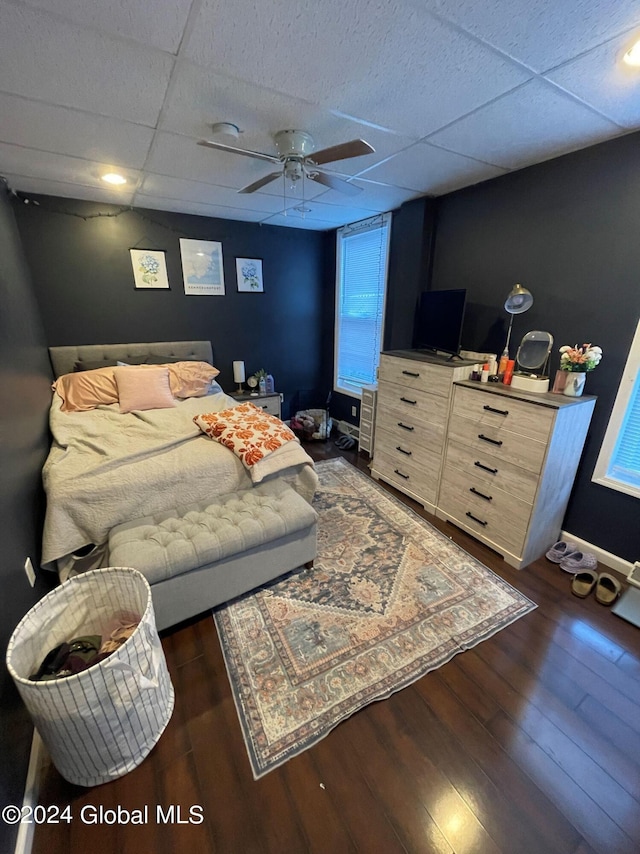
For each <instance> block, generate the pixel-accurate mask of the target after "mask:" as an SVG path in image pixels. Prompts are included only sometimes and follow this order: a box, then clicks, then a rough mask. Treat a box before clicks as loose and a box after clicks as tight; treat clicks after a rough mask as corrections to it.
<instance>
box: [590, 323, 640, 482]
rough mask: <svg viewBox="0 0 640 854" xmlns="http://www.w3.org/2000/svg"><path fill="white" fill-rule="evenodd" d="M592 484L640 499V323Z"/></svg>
mask: <svg viewBox="0 0 640 854" xmlns="http://www.w3.org/2000/svg"><path fill="white" fill-rule="evenodd" d="M592 480H593V481H594V483H599V484H601V485H602V486H609V487H611V489H617V490H619V491H620V492H626V493H627V494H628V495H635V496H636V497H637V498H640V322H639V323H638V326H637V328H636V334H635V337H634V339H633V343H632V345H631V350H630V351H629V357H628V358H627V364H626V366H625V369H624V373H623V375H622V380H621V382H620V386H619V388H618V394H617V396H616V402H615V403H614V405H613V410H612V412H611V417H610V418H609V425H608V426H607V432H606V433H605V436H604V442H603V443H602V447H601V448H600V454H599V456H598V462H597V463H596V467H595V469H594V471H593V478H592Z"/></svg>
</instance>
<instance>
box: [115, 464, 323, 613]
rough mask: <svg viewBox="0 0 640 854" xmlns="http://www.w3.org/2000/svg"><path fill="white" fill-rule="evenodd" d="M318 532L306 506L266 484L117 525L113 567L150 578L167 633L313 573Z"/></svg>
mask: <svg viewBox="0 0 640 854" xmlns="http://www.w3.org/2000/svg"><path fill="white" fill-rule="evenodd" d="M316 527H317V513H316V512H315V510H314V509H313V508H312V507H311V506H310V505H309V504H308V503H307V502H306V501H305V500H304V498H302V497H301V496H300V495H298V493H297V492H295V491H294V490H293V489H292V488H291V487H290V486H287V485H286V484H283V483H282V482H280V481H279V482H273V483H269V482H267V483H262V484H259V485H258V486H255V487H253V488H252V489H246V490H242V491H239V492H234V493H230V494H229V495H223V496H221V497H217V498H215V499H213V500H211V501H206V502H199V503H198V504H192V505H189V506H184V507H179V508H176V509H174V510H169V511H165V512H164V513H157V514H155V515H154V516H147V517H144V518H140V519H135V520H133V521H131V522H125V523H123V524H122V525H117V526H116V527H115V528H113V529H112V530H111V532H110V534H109V563H110V564H111V565H112V566H130V567H133V568H134V569H137V570H139V571H140V572H141V573H142V574H143V575H144V576H145V577H146V579H147V581H148V582H149V584H150V585H151V593H152V596H153V605H154V609H155V614H156V625H157V627H158V628H159V629H163V628H167V627H168V626H172V625H174V624H175V623H179V622H180V621H181V620H185V619H187V618H188V617H192V616H194V615H196V614H200V613H202V612H203V611H206V610H207V609H209V608H212V607H214V606H215V605H219V604H221V603H222V602H226V601H228V600H229V599H233V598H234V597H235V596H239V595H240V594H242V593H246V592H248V591H249V590H252V589H253V588H255V587H259V586H260V585H261V584H265V583H266V582H267V581H271V580H272V579H274V578H277V577H278V576H279V575H283V574H284V573H286V572H289V571H290V570H292V569H295V568H296V567H298V566H302V565H303V564H306V565H308V566H310V565H311V564H312V563H313V560H314V558H315V556H316Z"/></svg>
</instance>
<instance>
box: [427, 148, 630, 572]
mask: <svg viewBox="0 0 640 854" xmlns="http://www.w3.org/2000/svg"><path fill="white" fill-rule="evenodd" d="M639 143H640V134H633V135H629V136H626V137H623V138H621V139H617V140H614V141H612V142H607V143H604V144H602V145H597V146H594V147H592V148H588V149H585V150H583V151H579V152H576V153H574V154H570V155H567V156H565V157H561V158H558V159H556V160H550V161H548V162H546V163H543V164H540V165H537V166H532V167H530V168H528V169H524V170H522V171H520V172H515V173H513V174H510V175H506V176H503V177H500V178H496V179H494V180H492V181H489V182H486V183H484V184H481V185H478V186H476V187H472V188H469V189H467V190H463V191H460V192H457V193H453V194H451V195H449V196H445V197H443V198H441V199H439V200H438V212H437V226H436V229H437V230H436V242H435V255H434V266H433V278H432V287H433V288H434V289H436V288H467V291H468V294H467V297H468V301H469V305H468V311H467V316H466V320H465V326H464V330H463V347H465V348H466V349H474V350H475V349H478V350H485V348H487V349H488V350H489V352H498V353H500V352H501V351H502V348H503V347H504V342H505V336H506V330H507V319H508V315H507V314H506V312H504V310H503V308H502V307H503V304H504V300H505V297H506V295H507V293H508V292H509V290H510V289H511V288H512V287H513V285H514V284H515V283H516V282H520V283H521V284H522V285H524V286H525V287H527V288H529V290H530V291H531V292H532V294H533V295H534V300H535V301H534V304H533V307H532V308H531V309H530V310H529V311H528V312H527V313H526V314H522V315H519V316H517V317H516V318H515V322H514V327H513V337H512V347H511V350H512V356H513V355H514V354H515V350H516V347H517V343H518V342H519V341H520V339H521V338H522V336H523V335H524V334H525V333H526V332H528V331H530V330H533V329H542V330H546V331H549V332H551V333H552V335H553V337H554V339H555V343H554V348H553V359H552V362H551V376H552V377H553V376H554V374H555V370H556V368H557V367H558V365H559V354H558V348H559V347H560V346H562V345H563V344H568V345H572V344H576V343H578V344H582V343H583V342H591V343H593V344H598V345H600V346H601V347H602V349H603V351H604V357H603V360H602V362H601V364H600V366H599V367H598V368H596V370H595V371H592V372H591V373H589V374H588V375H587V384H586V391H587V392H588V393H590V394H596V395H598V402H597V404H596V409H595V413H594V417H593V420H592V424H591V429H590V432H589V436H588V439H587V443H586V446H585V451H584V454H583V458H582V463H581V465H580V469H579V472H578V477H577V480H576V486H575V488H574V490H573V494H572V497H571V501H570V503H569V507H568V511H567V515H566V518H565V522H564V527H565V529H566V530H568V531H570V532H572V533H573V534H575V535H576V536H579V537H581V538H583V539H585V540H587V541H588V542H591V543H593V544H595V545H597V546H599V547H601V548H603V549H606V550H607V551H610V552H612V553H613V554H616V555H619V556H621V557H623V558H625V559H627V560H629V561H636V560H638V559H640V524H638V521H639V519H640V503H639V502H638V499H636V498H633V497H631V496H628V495H624V494H622V493H619V492H615V491H613V490H611V489H607V488H605V487H602V486H598V485H595V484H593V483H591V476H592V473H593V468H594V466H595V463H596V458H597V456H598V452H599V450H600V445H601V443H602V439H603V437H604V432H605V429H606V426H607V422H608V419H609V415H610V413H611V408H612V406H613V402H614V399H615V395H616V392H617V389H618V384H619V382H620V378H621V375H622V371H623V368H624V364H625V360H626V357H627V354H628V351H629V347H630V345H631V341H632V338H633V334H634V331H635V328H636V324H637V322H638V317H639V315H640V287H639V285H638V270H640V240H639V239H638V223H639V222H640V158H639V157H638V150H639Z"/></svg>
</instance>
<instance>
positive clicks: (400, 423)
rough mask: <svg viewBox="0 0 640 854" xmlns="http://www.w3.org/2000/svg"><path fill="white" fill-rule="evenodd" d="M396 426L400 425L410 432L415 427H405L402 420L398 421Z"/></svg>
mask: <svg viewBox="0 0 640 854" xmlns="http://www.w3.org/2000/svg"><path fill="white" fill-rule="evenodd" d="M398 427H402V429H403V430H409V431H410V432H411V431H412V430H415V429H416V428H415V427H407V425H406V424H403V423H402V421H398Z"/></svg>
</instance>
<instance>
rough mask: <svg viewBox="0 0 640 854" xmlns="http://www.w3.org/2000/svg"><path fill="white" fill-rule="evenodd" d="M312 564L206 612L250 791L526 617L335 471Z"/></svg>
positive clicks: (430, 535) (325, 486) (322, 466)
mask: <svg viewBox="0 0 640 854" xmlns="http://www.w3.org/2000/svg"><path fill="white" fill-rule="evenodd" d="M316 469H317V472H318V475H319V478H320V484H319V487H318V492H317V493H316V497H315V499H314V507H315V508H316V509H317V511H318V513H319V516H320V518H319V522H318V557H317V558H316V561H315V565H314V567H313V568H312V569H309V570H303V569H300V570H295V571H294V572H292V573H289V574H288V575H286V576H284V577H283V578H281V579H278V580H277V581H275V582H272V583H271V584H269V585H267V586H265V587H262V588H260V589H258V590H257V591H253V592H252V593H250V594H248V595H246V596H244V597H242V598H239V599H236V600H234V601H233V602H231V603H229V604H227V605H224V606H221V607H220V608H219V609H217V610H216V611H215V612H214V619H215V622H216V626H217V630H218V635H219V637H220V642H221V645H222V650H223V654H224V658H225V662H226V666H227V671H228V674H229V680H230V682H231V687H232V690H233V696H234V699H235V703H236V708H237V710H238V716H239V718H240V723H241V726H242V731H243V734H244V739H245V742H246V745H247V751H248V754H249V759H250V762H251V767H252V769H253V775H254V777H255V779H258V778H259V777H261V776H263V775H264V774H266V773H267V772H268V771H271V770H272V769H273V768H275V767H277V766H278V765H282V764H283V763H284V762H286V761H287V760H288V759H291V757H293V756H296V755H297V754H299V753H301V752H302V751H304V750H307V749H308V748H309V747H311V746H312V745H313V744H315V743H316V742H318V741H320V740H321V739H322V738H324V737H325V736H326V735H327V733H329V732H330V730H331V729H333V727H335V726H336V725H337V724H338V723H340V721H342V720H344V719H345V718H347V717H349V716H350V715H352V714H353V713H354V712H356V711H358V709H361V708H362V707H363V706H366V705H367V704H368V703H371V702H372V701H374V700H382V699H384V698H386V697H389V696H390V695H391V694H393V693H394V692H395V691H399V690H400V689H402V688H405V687H406V686H407V685H410V684H411V683H412V682H414V681H415V680H416V679H419V678H420V677H421V676H424V674H425V673H428V672H429V671H430V670H434V669H435V668H437V667H439V666H440V665H442V664H444V663H445V662H447V661H449V660H450V659H451V658H452V657H453V656H454V655H456V654H457V653H459V652H462V651H463V650H465V649H469V648H471V647H473V646H475V645H476V644H478V643H480V641H483V640H485V639H486V638H488V637H490V636H491V635H493V634H495V633H496V632H499V631H500V630H501V629H503V628H505V626H508V625H509V624H510V623H512V622H514V621H515V620H517V619H518V618H519V617H522V616H523V615H524V614H527V613H528V612H529V611H531V610H533V609H534V608H536V607H537V606H536V605H535V604H534V603H533V602H531V600H529V599H527V598H526V597H525V596H523V595H522V594H521V593H519V592H518V591H517V590H515V589H514V588H513V587H511V585H509V584H507V582H506V581H503V579H502V578H500V577H499V576H497V575H496V574H495V573H493V572H492V571H491V570H490V569H488V568H487V567H486V566H483V565H482V564H481V563H479V562H478V561H477V560H476V559H475V558H473V557H471V556H470V555H469V554H467V553H466V552H465V551H463V550H462V549H461V548H459V547H458V546H456V545H455V544H454V543H453V542H451V540H449V539H448V537H446V536H445V535H444V534H442V533H440V532H439V531H438V530H437V529H436V528H434V527H433V526H432V525H430V524H429V523H428V522H427V521H425V520H424V519H422V518H421V517H420V516H418V515H417V514H416V513H414V512H413V511H412V510H410V509H408V508H407V507H406V506H405V505H404V504H403V503H402V502H401V501H399V500H398V499H396V498H394V497H393V496H392V495H390V494H389V493H388V492H386V491H385V490H384V489H383V488H382V487H380V486H378V485H377V484H376V483H375V481H373V480H371V479H370V478H368V477H367V476H366V475H364V474H362V473H361V472H359V471H358V470H357V469H356V468H355V467H354V466H352V465H350V464H349V463H346V462H344V460H342V459H332V460H324V461H322V462H319V463H317V464H316Z"/></svg>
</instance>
